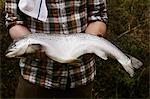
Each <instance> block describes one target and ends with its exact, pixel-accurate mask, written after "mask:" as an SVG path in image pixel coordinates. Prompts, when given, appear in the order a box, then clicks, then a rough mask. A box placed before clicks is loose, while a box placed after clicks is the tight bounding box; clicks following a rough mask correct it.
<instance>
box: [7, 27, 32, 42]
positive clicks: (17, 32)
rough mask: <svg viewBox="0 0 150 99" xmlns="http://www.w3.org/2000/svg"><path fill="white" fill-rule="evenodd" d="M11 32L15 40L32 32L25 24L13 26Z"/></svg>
mask: <svg viewBox="0 0 150 99" xmlns="http://www.w3.org/2000/svg"><path fill="white" fill-rule="evenodd" d="M9 33H10V36H11V38H12V39H13V40H16V39H18V38H21V37H24V36H26V35H29V34H31V32H30V31H29V30H28V29H27V28H26V27H25V26H22V25H15V26H13V27H11V28H10V30H9Z"/></svg>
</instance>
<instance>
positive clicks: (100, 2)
mask: <svg viewBox="0 0 150 99" xmlns="http://www.w3.org/2000/svg"><path fill="white" fill-rule="evenodd" d="M87 8H88V11H89V12H88V21H89V22H91V21H102V22H104V23H107V21H108V17H107V8H106V0H88V7H87Z"/></svg>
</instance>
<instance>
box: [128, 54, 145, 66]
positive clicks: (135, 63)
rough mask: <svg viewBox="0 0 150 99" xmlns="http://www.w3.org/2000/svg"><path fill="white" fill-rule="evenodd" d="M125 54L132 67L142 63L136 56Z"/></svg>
mask: <svg viewBox="0 0 150 99" xmlns="http://www.w3.org/2000/svg"><path fill="white" fill-rule="evenodd" d="M127 56H128V57H129V58H130V59H131V64H132V67H134V68H136V69H138V68H140V67H141V66H142V65H143V63H142V62H141V61H140V60H138V59H137V58H135V57H133V56H131V55H127Z"/></svg>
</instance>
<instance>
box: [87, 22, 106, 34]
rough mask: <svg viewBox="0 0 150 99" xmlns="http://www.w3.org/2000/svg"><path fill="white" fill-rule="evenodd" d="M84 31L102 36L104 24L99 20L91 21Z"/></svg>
mask: <svg viewBox="0 0 150 99" xmlns="http://www.w3.org/2000/svg"><path fill="white" fill-rule="evenodd" d="M85 32H86V33H89V34H92V35H96V36H104V34H105V33H106V24H105V23H103V22H101V21H96V22H92V23H90V24H89V25H88V26H87V28H86V30H85Z"/></svg>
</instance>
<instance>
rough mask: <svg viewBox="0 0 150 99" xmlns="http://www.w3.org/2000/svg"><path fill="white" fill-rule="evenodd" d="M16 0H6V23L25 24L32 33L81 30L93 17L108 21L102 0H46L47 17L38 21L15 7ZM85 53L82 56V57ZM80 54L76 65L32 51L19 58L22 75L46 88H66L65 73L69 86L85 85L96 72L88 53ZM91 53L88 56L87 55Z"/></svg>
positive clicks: (67, 32) (97, 19)
mask: <svg viewBox="0 0 150 99" xmlns="http://www.w3.org/2000/svg"><path fill="white" fill-rule="evenodd" d="M18 2H19V0H6V2H5V11H6V25H7V26H8V28H11V27H12V26H14V25H16V24H21V25H24V26H26V27H27V28H28V29H29V30H30V31H31V32H32V33H63V34H69V33H79V32H84V31H85V29H86V27H87V25H88V24H89V23H90V22H93V21H102V22H104V23H106V22H107V13H106V4H105V3H104V0H46V4H47V8H48V20H47V21H46V22H41V21H39V20H37V19H34V18H32V17H30V16H27V15H24V14H23V13H22V12H21V11H20V10H19V8H18ZM84 56H85V57H84ZM84 56H83V57H80V59H81V60H82V62H81V63H80V64H78V65H69V64H60V63H57V62H55V61H53V60H51V59H49V58H48V57H47V56H46V55H45V54H41V53H35V54H31V55H28V56H27V57H26V58H22V59H21V60H20V68H21V75H22V76H23V78H24V79H26V80H28V81H29V82H31V83H34V84H37V85H40V86H43V87H45V88H61V89H65V88H66V85H67V82H68V77H69V78H70V85H69V88H75V87H77V86H80V85H86V84H87V83H89V82H91V81H93V79H94V75H95V73H96V70H95V67H94V58H93V57H92V56H91V55H84ZM89 56H90V57H89Z"/></svg>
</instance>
